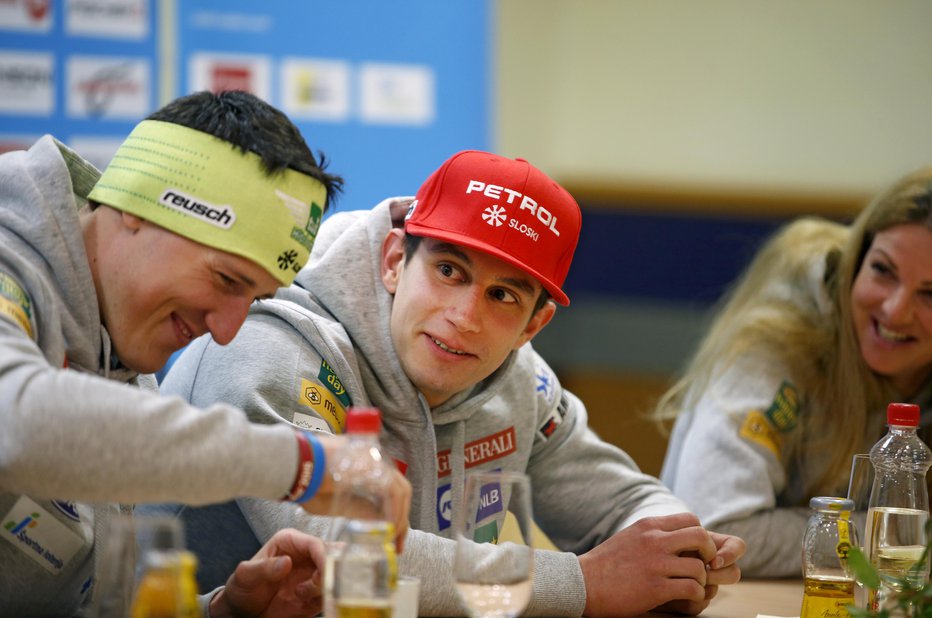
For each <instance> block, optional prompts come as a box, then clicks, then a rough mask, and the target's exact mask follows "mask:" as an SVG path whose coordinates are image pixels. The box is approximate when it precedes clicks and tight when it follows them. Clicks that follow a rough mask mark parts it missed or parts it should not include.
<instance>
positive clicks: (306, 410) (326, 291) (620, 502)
mask: <svg viewBox="0 0 932 618" xmlns="http://www.w3.org/2000/svg"><path fill="white" fill-rule="evenodd" d="M409 202H410V198H399V199H394V200H386V201H384V202H382V203H381V204H379V205H378V206H376V207H375V208H374V209H373V210H371V211H358V212H351V213H340V214H336V215H334V216H332V217H330V218H329V219H328V220H327V221H326V222H325V223H324V225H323V226H322V227H321V230H320V235H319V236H318V239H317V242H316V244H315V246H314V251H313V253H312V255H311V259H310V261H309V266H307V267H305V269H304V270H303V271H302V272H301V273H299V275H298V278H297V279H296V285H294V286H292V287H291V288H289V289H287V290H283V291H281V292H280V293H279V294H278V296H277V297H276V299H275V300H272V301H267V302H262V303H259V304H258V305H257V306H256V307H255V308H254V310H253V311H252V313H251V314H250V316H249V318H248V319H247V320H246V325H245V326H244V328H243V330H242V331H241V333H240V335H239V336H238V337H237V339H236V340H235V341H234V342H233V343H232V344H231V345H228V346H226V347H222V348H221V347H219V346H217V345H215V344H214V343H212V342H210V341H207V340H203V339H201V340H198V341H195V342H194V343H193V344H192V345H191V346H189V348H188V349H187V350H186V351H185V353H184V354H183V355H182V357H181V358H180V359H179V361H178V362H177V363H176V364H175V366H174V367H173V368H172V370H171V372H169V375H168V378H167V379H166V381H165V382H164V383H163V385H162V386H163V390H164V391H165V392H170V393H175V394H180V395H182V396H184V397H186V398H188V399H189V400H190V401H191V402H192V403H194V404H195V405H204V404H206V403H208V402H214V401H228V402H230V403H233V404H235V405H237V406H240V407H242V408H243V409H245V410H247V411H248V413H249V415H250V417H251V418H253V419H254V420H257V421H260V422H276V421H280V420H281V419H284V420H285V421H288V422H290V423H294V424H295V425H300V426H304V427H308V428H314V429H322V430H325V431H333V432H339V431H341V425H340V423H341V418H342V416H343V414H344V412H345V408H346V407H347V406H349V405H350V404H353V405H357V406H359V405H374V406H376V407H378V408H380V409H381V410H382V413H383V418H384V427H383V431H382V435H381V441H382V445H383V448H384V450H385V452H386V453H387V454H388V455H389V456H390V457H391V458H392V459H394V460H395V462H396V463H397V464H398V466H399V467H400V468H401V469H402V470H403V471H404V472H405V474H406V476H407V478H408V479H409V480H410V481H411V484H412V486H413V487H414V496H413V499H412V505H411V517H410V523H411V527H412V532H411V534H410V535H409V537H408V542H407V544H406V549H405V552H404V553H403V554H402V556H401V560H400V567H401V571H402V572H403V573H409V574H413V575H417V576H419V577H420V578H421V580H422V584H421V599H420V606H419V611H420V613H421V614H422V615H446V616H451V615H462V613H463V610H462V609H461V607H460V606H459V604H458V602H457V598H456V593H455V590H454V588H453V581H452V578H451V577H450V571H451V564H452V548H453V543H452V541H450V540H449V538H448V536H449V534H450V514H451V511H452V505H453V504H456V503H458V502H459V501H460V498H461V494H462V485H463V478H464V473H465V471H466V470H467V469H494V468H502V469H506V470H518V471H522V472H527V474H528V475H529V476H530V478H531V483H532V487H533V490H532V494H533V511H534V517H535V520H536V521H537V523H538V525H539V526H540V527H541V529H542V530H543V531H544V532H545V533H546V534H547V535H549V537H550V538H551V540H552V541H553V542H554V543H555V544H556V545H557V546H558V547H559V548H561V549H562V550H564V551H539V552H536V565H535V580H534V595H533V598H532V601H531V604H530V607H529V608H528V612H527V613H528V614H530V615H547V616H578V615H580V614H581V613H582V610H583V607H584V605H585V600H586V597H585V585H584V582H583V579H582V572H581V570H580V567H579V562H578V560H577V558H576V556H575V555H574V554H578V553H582V552H585V551H587V550H589V549H591V548H593V547H594V546H596V545H598V544H599V543H601V542H602V541H604V540H605V539H607V538H608V537H609V536H611V535H612V534H613V533H614V532H616V531H617V530H620V529H621V528H624V527H625V526H627V525H629V524H631V523H632V522H634V521H635V520H637V519H640V518H643V517H647V516H653V515H666V514H670V513H674V512H683V511H685V510H687V509H686V507H685V506H684V505H683V503H681V502H680V501H679V500H677V499H676V498H674V497H673V496H672V495H671V494H670V493H669V492H668V491H667V490H666V489H665V488H664V487H663V486H662V485H661V484H660V483H659V481H658V480H657V479H654V478H652V477H650V476H647V475H645V474H642V473H641V472H640V471H638V469H637V467H636V466H635V464H634V463H633V461H632V460H631V459H630V458H629V457H628V456H627V455H625V453H623V452H622V451H621V450H619V449H617V448H615V447H614V446H611V445H609V444H607V443H605V442H602V441H601V440H600V439H599V438H598V437H597V436H596V435H595V434H594V433H593V432H592V431H591V430H590V429H588V427H587V424H586V421H587V418H586V409H585V407H584V406H583V404H582V403H581V402H580V401H579V399H577V398H576V397H575V396H573V394H572V393H570V392H568V391H565V390H563V389H562V388H561V386H560V383H559V381H558V380H557V379H556V377H555V376H554V374H553V371H552V370H551V369H550V367H549V366H548V365H547V364H546V363H545V362H544V361H543V359H542V358H541V357H540V356H538V355H537V353H535V352H534V349H533V348H532V347H531V345H529V344H528V345H525V346H524V347H522V348H521V349H519V350H518V351H516V352H514V353H512V354H511V355H510V356H509V358H508V359H507V360H506V362H505V363H504V364H503V366H502V367H500V368H499V369H498V370H497V371H496V372H495V373H493V374H492V375H491V376H490V377H489V378H487V379H486V380H485V381H483V382H481V383H479V384H477V385H476V386H475V387H473V388H471V389H469V390H467V391H464V392H461V393H459V394H457V395H455V396H454V397H453V398H452V399H450V400H449V401H447V402H446V403H444V404H443V405H441V406H439V407H437V408H435V409H433V410H431V409H430V408H429V407H428V406H427V404H426V402H425V400H424V399H423V397H422V396H421V395H420V394H419V393H418V392H417V391H416V390H415V388H414V386H413V385H412V383H411V381H410V380H409V379H408V378H407V376H406V375H405V373H404V371H403V370H402V368H401V365H400V362H399V360H398V358H397V356H396V355H395V353H394V349H393V346H392V341H391V336H390V332H389V316H390V312H391V305H392V297H391V296H390V295H389V294H388V292H386V290H385V289H384V288H383V286H382V283H381V279H380V276H379V260H380V254H381V246H382V240H383V239H384V237H385V235H386V233H387V232H388V231H389V229H390V227H391V226H392V225H396V226H397V225H400V222H401V217H402V215H403V214H404V212H405V210H406V209H407V205H408V203H409ZM620 413H623V412H620ZM239 507H240V509H241V511H242V513H243V514H244V515H245V518H246V520H247V521H248V524H249V527H251V529H252V530H253V531H254V532H255V533H256V534H257V535H258V537H259V540H260V541H261V540H264V539H265V538H267V537H268V536H269V535H270V534H272V533H273V532H274V531H275V530H276V529H278V528H280V527H283V526H301V527H304V528H306V529H309V530H311V531H314V532H317V533H324V532H325V531H326V522H324V521H321V520H320V519H319V518H318V519H317V520H316V521H315V520H313V518H304V517H302V516H301V515H300V514H298V513H295V510H294V509H293V508H292V509H287V508H285V509H283V508H281V507H280V505H276V504H271V503H267V502H261V501H242V500H241V501H239ZM188 515H189V516H191V517H192V518H195V519H197V516H196V515H193V514H191V513H188ZM217 524H224V522H220V521H218V522H217ZM230 525H231V524H230V523H229V522H228V521H227V522H225V528H224V530H225V532H223V533H217V534H216V535H217V536H218V537H219V535H220V534H228V530H229V527H230ZM211 529H214V530H215V529H216V527H214V526H212V525H210V524H206V523H205V522H204V520H203V519H202V520H201V525H200V527H199V530H200V531H208V530H211ZM208 534H209V532H208ZM220 542H221V539H220V538H215V539H213V540H207V541H205V542H204V543H203V545H204V546H214V547H216V545H217V544H218V543H220ZM223 543H224V544H225V545H226V547H229V546H230V543H233V544H236V543H237V541H236V540H234V539H230V538H229V536H225V537H224V540H223ZM202 559H204V560H205V561H209V560H210V558H209V557H206V556H202Z"/></svg>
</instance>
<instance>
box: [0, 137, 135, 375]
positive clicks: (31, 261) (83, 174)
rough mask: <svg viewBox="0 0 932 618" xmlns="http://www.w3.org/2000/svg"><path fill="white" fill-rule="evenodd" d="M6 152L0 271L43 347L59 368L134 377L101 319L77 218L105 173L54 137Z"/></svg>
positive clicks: (0, 174)
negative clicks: (25, 305) (21, 295)
mask: <svg viewBox="0 0 932 618" xmlns="http://www.w3.org/2000/svg"><path fill="white" fill-rule="evenodd" d="M2 157H3V165H2V166H0V202H2V203H3V204H4V208H3V209H2V210H0V263H2V264H3V266H0V268H2V269H5V270H8V271H9V272H7V273H6V274H7V275H9V276H11V277H12V278H13V279H14V280H16V281H17V282H18V284H19V285H20V286H22V287H23V289H24V291H25V292H26V293H27V294H28V295H29V297H30V301H31V305H32V309H33V315H32V320H33V324H32V327H33V335H34V337H35V338H36V341H37V343H38V344H39V347H40V348H41V349H42V350H44V353H45V356H46V359H47V360H48V362H49V363H50V364H52V365H53V366H56V367H62V366H65V365H66V364H67V366H68V367H70V368H72V369H77V370H80V371H85V372H89V373H96V374H101V375H104V376H105V377H109V378H111V379H115V380H120V381H128V380H130V379H131V378H133V377H134V376H135V372H132V371H130V370H128V369H123V368H118V367H119V362H118V361H117V360H116V359H115V357H113V356H112V349H111V343H110V337H109V335H108V333H107V331H106V329H105V328H104V327H103V325H102V324H101V322H100V308H99V306H98V304H97V295H96V291H95V287H94V280H93V277H92V275H91V271H90V267H89V266H88V260H87V252H86V250H85V247H84V238H83V234H82V232H81V225H80V222H79V220H78V211H79V210H80V209H81V208H82V207H84V206H85V205H86V204H87V194H88V192H89V191H90V190H91V188H92V187H93V186H94V184H95V183H96V182H97V179H98V178H99V177H100V172H99V171H98V170H97V169H96V168H94V167H93V166H92V165H91V164H89V163H87V162H86V161H84V160H83V159H81V157H79V156H78V155H77V154H76V153H74V152H73V151H71V150H70V149H68V148H67V147H66V146H65V145H64V144H62V143H60V142H58V141H57V140H55V139H54V138H53V137H51V136H49V135H46V136H45V137H43V138H41V139H40V140H39V141H37V142H36V143H35V144H34V145H33V146H32V147H31V148H30V149H29V150H28V151H18V152H10V153H6V154H4V155H2Z"/></svg>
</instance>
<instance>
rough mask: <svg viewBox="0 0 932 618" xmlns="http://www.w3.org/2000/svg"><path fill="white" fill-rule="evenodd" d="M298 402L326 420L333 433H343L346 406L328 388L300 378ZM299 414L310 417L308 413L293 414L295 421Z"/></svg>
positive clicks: (310, 427) (309, 427)
mask: <svg viewBox="0 0 932 618" xmlns="http://www.w3.org/2000/svg"><path fill="white" fill-rule="evenodd" d="M298 403H300V404H301V405H303V406H307V407H308V408H310V409H312V410H313V411H314V412H316V413H317V415H318V416H319V417H320V418H322V419H323V420H324V421H326V423H327V425H329V429H330V430H331V431H333V433H338V434H339V433H343V431H344V430H345V429H346V408H345V407H344V406H343V404H342V403H341V402H340V400H339V399H337V397H336V396H335V395H334V394H333V393H332V392H331V391H330V389H329V388H327V387H324V386H322V385H321V384H319V383H317V382H312V381H311V380H307V379H305V378H301V392H300V393H299V394H298ZM299 416H302V417H303V416H308V417H310V415H306V414H303V415H302V414H295V418H296V420H295V422H296V423H298V420H297V418H298V417H299ZM310 418H312V417H310ZM307 428H308V429H321V427H313V426H308V427H307Z"/></svg>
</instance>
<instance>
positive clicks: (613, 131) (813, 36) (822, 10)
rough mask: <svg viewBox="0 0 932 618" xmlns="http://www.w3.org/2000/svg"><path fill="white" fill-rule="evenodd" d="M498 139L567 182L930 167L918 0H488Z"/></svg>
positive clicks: (876, 174)
mask: <svg viewBox="0 0 932 618" xmlns="http://www.w3.org/2000/svg"><path fill="white" fill-rule="evenodd" d="M497 10H498V13H499V17H498V21H497V23H498V32H497V37H496V40H497V44H498V51H497V59H498V62H497V63H496V64H497V70H498V75H497V92H496V95H495V96H496V105H495V109H497V112H498V128H497V131H496V135H497V139H498V143H497V144H496V148H497V149H498V150H499V151H501V152H503V153H505V154H510V155H512V156H524V157H527V158H528V159H530V160H531V161H533V162H535V163H536V164H537V165H538V166H540V167H541V168H542V169H544V170H545V171H547V172H549V173H550V174H551V175H552V176H554V177H555V178H557V179H558V180H561V181H562V182H564V183H571V184H578V183H579V182H583V183H585V182H589V183H592V182H595V183H600V184H605V183H608V184H612V185H617V184H621V185H635V186H640V185H643V186H646V187H648V188H650V187H662V189H661V190H668V189H670V188H672V187H677V186H684V187H687V188H692V189H696V188H698V189H699V190H700V191H702V190H710V191H712V192H713V193H722V192H729V191H733V190H737V191H739V192H748V191H750V192H754V193H761V192H775V193H777V194H782V193H789V194H797V193H815V194H821V193H826V192H827V193H831V194H835V195H837V194H838V193H842V194H852V195H864V194H869V193H872V192H874V191H875V190H877V189H878V188H879V187H880V186H882V185H883V184H885V183H886V182H888V181H890V180H892V179H893V178H895V177H896V176H898V175H900V174H901V173H903V172H905V171H907V170H909V169H912V168H914V167H918V166H919V165H920V164H926V163H932V36H930V32H932V31H930V26H932V2H928V0H910V1H902V0H899V1H892V2H877V1H874V0H870V1H868V0H854V1H849V0H824V1H821V2H809V1H805V2H804V1H798V0H788V1H777V2H774V1H773V0H704V1H701V2H686V1H673V0H651V1H647V0H644V1H633V0H498V6H497Z"/></svg>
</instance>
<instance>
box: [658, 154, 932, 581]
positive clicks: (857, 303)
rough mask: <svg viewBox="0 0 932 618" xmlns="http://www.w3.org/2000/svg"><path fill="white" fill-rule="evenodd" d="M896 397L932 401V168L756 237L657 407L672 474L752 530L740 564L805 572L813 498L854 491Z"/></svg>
mask: <svg viewBox="0 0 932 618" xmlns="http://www.w3.org/2000/svg"><path fill="white" fill-rule="evenodd" d="M892 401H910V402H914V403H918V404H920V405H921V406H923V407H924V408H926V409H927V412H930V410H928V408H930V407H932V168H926V169H923V170H919V171H917V172H914V173H912V174H909V175H908V176H906V177H904V178H903V179H901V180H900V181H899V182H897V183H895V184H894V185H892V186H891V187H890V188H889V189H888V190H886V191H885V192H883V193H881V194H880V195H879V196H878V197H877V198H876V199H875V200H874V201H872V202H871V203H870V204H869V205H868V206H867V207H866V208H865V209H864V210H863V211H862V212H861V214H860V215H859V216H858V217H857V219H856V220H855V221H854V222H853V223H852V224H851V225H850V226H843V225H839V224H836V223H831V222H828V221H824V220H819V219H812V218H808V219H802V220H799V221H796V222H793V223H791V224H789V225H787V226H786V227H785V228H784V229H782V230H780V231H779V232H778V233H777V234H776V235H775V236H774V237H773V238H772V239H771V240H770V241H769V242H768V243H767V244H766V245H765V246H764V247H763V248H762V249H761V251H760V252H759V253H758V255H757V256H756V257H755V259H754V260H753V261H752V263H751V264H750V266H749V267H748V270H747V272H746V273H745V274H744V276H743V277H742V278H741V279H740V280H739V281H738V282H737V284H736V285H735V287H734V288H733V289H732V291H731V292H730V294H729V295H728V297H727V298H726V302H725V304H724V305H723V306H722V309H721V313H720V314H719V315H718V317H717V319H716V320H715V322H714V323H713V325H712V328H711V329H710V331H709V333H708V334H707V336H706V337H705V339H704V340H703V342H702V344H701V346H700V347H699V349H698V351H697V353H696V356H695V357H694V358H693V360H692V361H691V363H690V365H689V368H688V370H687V372H686V374H685V375H684V377H683V378H681V379H680V380H679V382H677V383H676V384H675V385H674V386H673V388H672V389H670V390H669V391H668V392H667V393H666V394H665V395H664V396H663V397H662V398H661V400H660V403H659V404H658V408H657V411H656V414H657V416H658V417H659V418H662V419H669V418H676V424H675V426H674V429H673V434H672V436H671V440H670V445H669V450H668V452H667V456H666V460H665V462H664V467H663V471H662V479H663V480H664V482H665V483H667V484H668V485H669V486H670V487H671V489H673V491H674V493H676V494H677V495H678V496H680V497H681V498H683V499H684V500H686V502H687V503H688V504H689V505H690V506H691V507H692V508H693V509H694V510H695V512H696V513H697V514H698V515H699V516H700V518H701V519H702V520H703V523H704V524H705V525H707V526H710V527H712V528H714V529H719V530H723V531H726V532H729V533H732V534H737V535H739V536H743V537H744V538H745V539H746V540H747V541H748V552H747V554H746V555H745V558H744V560H743V563H742V564H741V567H742V570H743V572H744V573H745V574H747V575H750V576H789V575H798V574H799V543H800V542H801V539H802V534H803V530H804V529H805V522H806V517H807V510H806V508H805V505H806V504H807V503H808V500H809V499H810V498H811V497H812V496H816V495H844V486H845V481H846V480H847V478H848V470H849V466H850V463H851V458H852V455H853V454H854V453H857V452H864V451H865V450H866V449H867V448H868V447H869V446H870V445H871V444H873V443H874V442H875V441H876V440H877V438H878V437H879V436H880V433H881V432H882V430H883V421H884V415H883V414H884V410H885V408H886V405H887V404H888V403H890V402H892ZM921 432H925V434H926V437H927V438H928V434H930V433H932V416H930V415H929V414H926V416H925V417H924V419H923V422H922V429H921ZM713 468H717V469H719V470H722V471H723V472H722V473H721V474H717V475H715V477H714V478H715V480H714V481H713V480H712V478H713V477H712V476H711V475H709V474H708V471H709V470H711V469H713Z"/></svg>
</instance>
